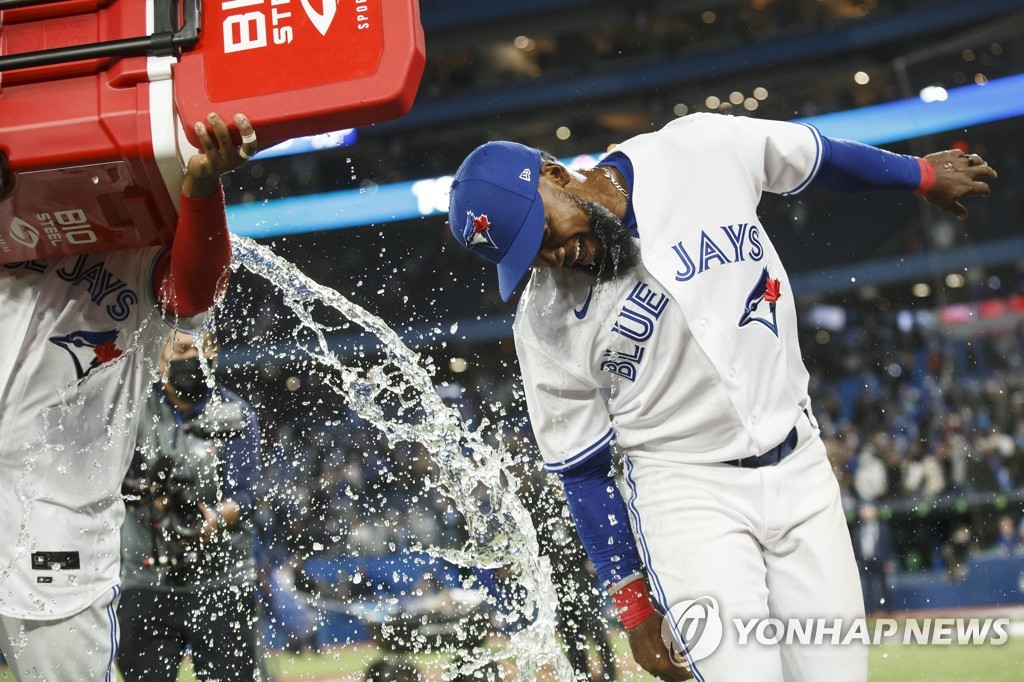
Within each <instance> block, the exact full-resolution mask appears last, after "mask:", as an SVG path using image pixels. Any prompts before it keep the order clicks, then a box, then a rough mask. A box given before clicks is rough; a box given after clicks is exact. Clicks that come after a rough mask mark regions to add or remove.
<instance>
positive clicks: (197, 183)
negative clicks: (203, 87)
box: [181, 113, 257, 197]
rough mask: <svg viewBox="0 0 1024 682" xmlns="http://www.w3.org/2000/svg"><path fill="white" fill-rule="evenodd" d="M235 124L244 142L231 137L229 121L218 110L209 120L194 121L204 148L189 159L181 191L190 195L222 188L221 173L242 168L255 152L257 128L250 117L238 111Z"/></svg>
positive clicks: (194, 195) (207, 194)
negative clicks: (250, 121) (254, 127)
mask: <svg viewBox="0 0 1024 682" xmlns="http://www.w3.org/2000/svg"><path fill="white" fill-rule="evenodd" d="M207 124H209V129H207ZM235 125H236V126H237V127H238V133H239V135H241V137H242V144H241V145H236V144H235V142H234V140H232V139H231V131H229V130H228V124H227V122H226V121H224V119H222V118H221V117H220V116H219V115H218V114H216V113H213V114H210V115H209V116H207V117H206V123H203V122H202V121H198V122H197V123H196V124H195V129H196V135H197V136H198V137H199V143H200V144H201V145H202V147H203V150H202V151H201V152H200V153H198V154H196V155H194V156H193V157H192V158H191V159H189V160H188V168H187V169H186V171H185V179H184V181H183V182H182V185H181V191H182V194H184V195H185V196H187V197H208V196H210V195H211V194H213V193H214V192H216V191H217V189H218V188H219V187H220V176H222V175H224V174H225V173H229V172H231V171H233V170H235V169H236V168H240V167H241V166H242V165H243V164H244V163H245V162H246V161H248V160H249V159H250V158H251V157H252V156H253V155H254V154H255V153H256V150H257V146H256V131H254V130H253V128H252V124H251V123H249V119H247V118H246V117H245V116H244V115H242V114H235ZM211 130H212V131H213V132H212V134H211V132H210V131H211Z"/></svg>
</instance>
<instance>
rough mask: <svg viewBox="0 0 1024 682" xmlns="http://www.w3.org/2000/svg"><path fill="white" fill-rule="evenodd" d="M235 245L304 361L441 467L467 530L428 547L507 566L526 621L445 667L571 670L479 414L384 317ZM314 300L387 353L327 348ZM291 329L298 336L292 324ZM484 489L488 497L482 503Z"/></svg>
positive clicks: (515, 503) (549, 590) (247, 246)
mask: <svg viewBox="0 0 1024 682" xmlns="http://www.w3.org/2000/svg"><path fill="white" fill-rule="evenodd" d="M232 251H233V255H234V261H235V263H234V267H236V268H237V267H238V266H239V264H240V265H242V266H244V267H245V268H246V269H247V270H249V271H250V272H252V273H254V274H256V275H258V276H260V277H262V278H264V279H266V280H267V281H269V282H270V283H271V284H272V285H274V287H275V288H276V289H277V290H279V291H280V292H281V293H282V294H283V295H284V300H285V303H286V304H287V305H288V307H289V308H290V309H291V310H292V312H294V314H295V315H296V316H297V318H298V320H299V325H300V327H301V328H302V329H304V330H306V331H307V332H311V334H312V343H311V344H308V345H303V346H300V347H301V348H302V351H303V352H304V353H306V354H307V355H308V356H309V359H310V360H311V361H313V362H314V363H316V364H318V365H321V366H323V367H325V368H328V369H330V370H331V372H330V373H325V375H326V376H325V380H326V381H327V382H328V384H329V385H330V386H331V387H332V389H333V390H335V391H336V392H337V393H338V394H339V395H341V396H343V397H344V398H345V399H346V401H347V402H348V404H349V406H350V407H351V408H352V409H353V410H354V411H355V412H356V413H357V414H358V415H359V416H360V417H361V418H362V419H364V420H365V421H366V422H368V423H370V424H372V425H373V426H375V427H376V428H378V429H380V431H381V432H382V433H383V434H384V435H385V437H386V438H387V439H388V441H389V442H390V443H392V444H394V443H397V442H400V441H408V442H413V443H420V444H422V445H423V446H425V447H426V449H427V450H428V451H429V452H430V453H431V456H432V457H433V459H434V461H435V462H436V463H437V465H438V472H439V473H438V475H437V479H436V480H435V481H433V482H432V485H433V487H434V488H436V489H437V490H438V491H439V492H440V493H442V494H443V495H445V496H447V497H448V498H450V499H451V501H452V502H453V503H454V505H455V506H456V508H457V509H458V510H459V511H460V512H461V513H462V515H463V517H464V518H465V523H466V530H467V534H468V538H469V539H468V541H467V542H466V543H465V545H464V546H463V547H462V548H459V549H451V550H445V549H437V548H427V551H429V552H430V553H431V554H433V555H434V556H437V557H440V558H442V559H444V560H446V561H449V562H451V563H454V564H457V565H460V566H465V567H477V568H506V569H508V570H510V571H511V573H512V574H513V575H514V576H515V580H516V582H517V584H518V587H519V589H520V591H519V592H518V593H517V594H518V596H521V601H520V602H519V603H518V604H515V605H513V611H514V613H512V614H510V615H509V618H508V620H511V621H515V620H518V621H519V622H528V623H529V625H527V626H526V627H524V628H522V629H520V630H519V631H517V632H515V633H514V634H512V635H511V636H510V638H509V640H508V641H507V643H505V644H504V645H503V646H501V647H499V648H491V649H487V650H478V651H475V652H473V660H472V661H470V662H468V663H462V664H460V665H459V666H457V668H458V669H457V670H454V671H450V672H449V673H448V675H449V676H451V675H454V674H470V673H472V672H474V671H477V670H481V669H483V668H484V667H486V666H488V665H491V664H493V663H497V662H500V661H506V660H513V661H515V663H516V665H517V667H518V677H517V679H520V680H536V679H537V676H538V673H539V672H540V669H541V668H542V667H544V666H547V665H550V666H551V667H552V668H553V670H554V673H555V675H556V678H557V679H558V680H566V681H570V680H572V679H573V672H572V668H571V667H570V665H569V663H568V661H567V660H566V658H565V656H564V654H563V653H562V651H561V648H560V647H559V644H558V638H557V637H556V634H555V605H556V604H557V599H556V597H555V590H554V586H553V585H552V583H551V578H550V571H549V570H548V564H547V560H546V558H543V557H541V556H540V551H539V548H538V544H537V536H536V533H535V531H534V527H533V524H532V522H531V519H530V515H529V512H528V511H527V510H526V508H525V507H524V506H523V504H522V502H521V501H520V500H519V498H518V497H517V496H516V494H515V493H516V490H517V488H518V485H519V484H518V481H517V479H516V477H515V476H514V475H513V474H512V473H511V472H510V471H509V467H510V466H511V465H512V463H513V462H512V458H511V456H510V455H509V453H508V452H507V450H505V449H504V448H503V447H498V448H495V447H492V446H490V445H489V444H487V443H486V442H485V441H484V438H483V431H484V429H485V427H486V423H485V424H483V425H481V426H480V427H479V428H478V429H477V430H475V431H473V430H470V429H469V428H467V426H466V425H465V424H464V423H463V421H462V418H461V416H460V415H459V413H458V411H457V410H456V409H455V408H453V407H450V406H448V405H446V404H445V403H444V401H443V400H442V398H441V397H440V396H439V395H438V394H437V392H436V390H435V388H434V385H433V383H432V382H431V379H430V376H429V374H428V372H427V371H426V369H424V364H423V361H422V358H421V357H420V356H419V355H418V354H417V353H415V352H414V351H412V350H410V349H409V348H408V347H407V346H406V345H405V343H404V342H403V341H402V339H401V338H400V337H399V336H398V334H397V333H396V332H395V331H394V330H393V329H391V328H390V327H389V326H388V325H387V324H386V323H385V322H384V321H383V320H381V319H380V318H378V317H376V316H375V315H372V314H371V313H369V312H368V311H366V310H365V309H363V308H362V307H360V306H358V305H357V304H355V303H353V302H352V301H350V300H348V299H347V298H346V297H344V296H342V295H341V294H340V293H338V292H337V291H334V290H333V289H330V288H328V287H325V286H322V285H320V284H317V283H316V282H314V281H312V280H311V279H309V278H308V277H307V276H306V275H304V274H303V273H302V272H300V271H299V270H298V269H297V268H296V267H295V266H294V265H293V264H291V263H289V262H287V261H286V260H284V259H282V258H280V257H279V256H277V255H276V254H274V253H273V252H272V251H270V250H269V249H268V248H266V247H264V246H261V245H259V244H257V243H256V242H254V241H252V240H250V239H246V238H242V237H236V236H232ZM320 305H324V306H327V307H329V308H332V309H334V310H336V311H338V312H340V313H341V314H342V315H344V316H345V317H346V318H347V319H349V320H351V321H352V322H355V323H356V324H358V325H360V326H361V327H362V328H363V329H365V330H366V331H367V332H369V333H371V334H373V335H374V336H376V337H377V338H378V339H379V340H380V343H381V348H382V351H383V353H384V354H385V360H384V361H383V362H381V363H380V364H378V365H375V366H373V367H371V368H369V369H366V370H360V369H357V368H354V367H349V366H346V365H345V364H343V363H342V362H341V360H340V358H339V357H338V356H337V354H336V353H334V352H333V351H332V350H331V349H330V347H329V344H328V342H327V338H326V336H325V329H324V327H323V326H321V325H320V324H318V323H317V322H316V321H315V320H314V318H313V310H314V308H315V307H316V306H320ZM293 336H294V337H295V338H296V339H298V337H299V332H298V330H296V332H295V333H294V334H293ZM385 405H389V406H390V408H391V409H389V410H386V409H385ZM481 491H483V492H484V494H485V496H486V505H481V504H480V493H481Z"/></svg>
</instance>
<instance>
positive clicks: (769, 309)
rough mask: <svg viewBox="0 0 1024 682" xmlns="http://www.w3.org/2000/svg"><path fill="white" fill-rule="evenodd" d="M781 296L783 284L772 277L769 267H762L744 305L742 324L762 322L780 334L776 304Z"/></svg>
mask: <svg viewBox="0 0 1024 682" xmlns="http://www.w3.org/2000/svg"><path fill="white" fill-rule="evenodd" d="M781 296H782V284H781V283H780V282H779V280H777V279H772V278H771V276H770V275H769V274H768V268H764V269H762V270H761V276H760V277H759V278H758V279H757V284H755V285H754V288H753V289H751V290H750V294H749V295H748V296H747V302H746V304H745V305H744V306H743V315H742V316H741V317H740V326H741V327H745V326H747V325H748V324H750V323H751V322H760V323H761V324H763V325H764V326H766V327H768V329H770V330H771V332H772V334H775V336H778V335H779V325H778V320H777V319H776V317H775V304H776V302H777V301H778V300H779V298H780V297H781Z"/></svg>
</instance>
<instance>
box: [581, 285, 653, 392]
mask: <svg viewBox="0 0 1024 682" xmlns="http://www.w3.org/2000/svg"><path fill="white" fill-rule="evenodd" d="M588 302H589V299H588ZM667 306H668V296H666V295H665V294H660V293H658V292H656V291H654V290H652V289H651V287H650V286H648V285H647V284H645V283H643V282H637V283H636V286H634V287H633V290H632V291H631V292H630V293H629V296H627V297H626V303H625V304H624V305H623V306H622V309H621V310H620V311H619V315H618V317H617V318H616V320H615V324H614V325H613V326H612V330H611V331H612V333H613V334H617V335H619V336H620V337H622V338H624V339H626V340H627V343H632V346H633V348H632V350H630V351H629V352H623V351H621V350H614V349H611V348H609V349H606V350H605V351H604V353H603V356H604V357H606V358H608V360H605V361H603V362H602V363H601V371H603V372H610V373H611V374H615V375H617V376H620V377H622V378H623V379H626V380H627V381H636V374H637V370H638V369H639V367H640V363H641V362H643V359H644V353H645V352H646V349H645V347H644V344H646V343H647V342H648V341H649V340H650V338H651V336H653V335H654V326H655V324H656V323H657V322H658V320H659V319H661V314H662V313H663V312H665V308H666V307H667Z"/></svg>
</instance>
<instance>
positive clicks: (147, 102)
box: [0, 0, 424, 263]
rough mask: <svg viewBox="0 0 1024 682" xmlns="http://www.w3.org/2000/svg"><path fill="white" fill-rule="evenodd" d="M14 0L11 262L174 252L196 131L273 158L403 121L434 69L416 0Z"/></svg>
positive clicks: (1, 145) (8, 108) (3, 246)
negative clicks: (247, 139)
mask: <svg viewBox="0 0 1024 682" xmlns="http://www.w3.org/2000/svg"><path fill="white" fill-rule="evenodd" d="M2 7H3V8H4V9H3V10H2V11H0V161H5V162H6V164H7V165H9V171H8V172H6V173H4V177H3V194H2V196H0V263H10V262H15V261H22V260H28V259H34V258H37V259H45V258H53V257H59V256H64V255H68V254H73V253H83V252H90V251H109V250H116V249H124V248H136V247H141V246H149V245H156V244H168V243H169V242H170V239H171V236H172V235H173V232H174V226H175V223H176V221H177V209H176V206H177V201H178V196H179V191H180V186H181V179H182V175H183V171H184V165H185V161H186V160H187V159H188V157H189V156H191V154H193V153H194V152H195V147H194V146H193V145H198V141H197V140H196V139H195V134H194V131H193V130H192V123H193V122H195V121H199V120H203V119H205V117H206V114H208V113H209V112H211V111H217V112H218V113H220V114H221V115H222V116H224V117H225V118H226V119H229V120H230V119H231V117H232V116H233V115H234V114H235V113H238V112H243V113H245V114H246V115H247V116H248V117H249V119H250V120H251V121H252V123H253V125H254V126H255V128H256V132H257V135H258V136H259V142H260V146H261V148H264V149H265V148H266V147H268V146H270V145H271V144H273V143H275V142H280V141H283V140H286V139H289V138H292V137H300V136H304V135H314V134H318V133H324V132H330V131H334V130H338V129H341V128H351V127H355V126H358V125H363V124H367V123H371V122H374V121H381V120H385V119H388V118H394V117H397V116H401V115H402V114H403V113H405V112H406V111H408V109H409V107H411V106H412V101H413V98H414V97H415V93H416V88H417V87H418V84H419V79H420V76H421V74H422V71H423V63H424V48H423V32H422V29H421V27H420V22H419V9H418V5H417V2H416V0H359V1H356V0H203V1H202V2H200V0H5V3H4V4H3V5H2ZM183 124H184V125H183Z"/></svg>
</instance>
